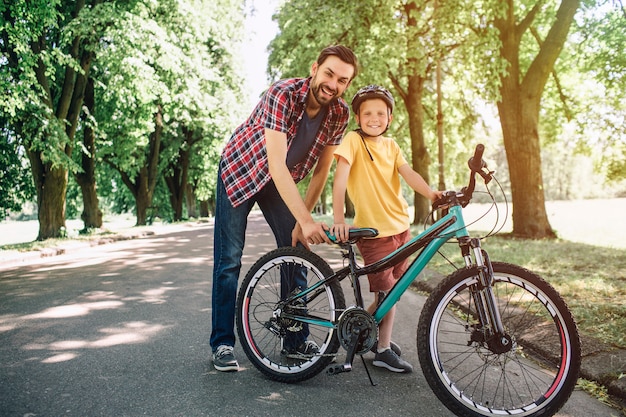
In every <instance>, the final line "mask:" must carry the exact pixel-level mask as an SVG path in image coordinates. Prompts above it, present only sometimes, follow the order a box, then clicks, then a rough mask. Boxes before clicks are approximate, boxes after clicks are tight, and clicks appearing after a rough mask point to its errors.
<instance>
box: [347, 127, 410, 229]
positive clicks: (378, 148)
mask: <svg viewBox="0 0 626 417" xmlns="http://www.w3.org/2000/svg"><path fill="white" fill-rule="evenodd" d="M364 140H365V143H366V144H367V149H369V151H370V153H371V154H372V157H373V158H374V160H373V161H372V160H371V159H370V156H369V154H368V153H367V150H366V148H365V145H364V144H363V141H364ZM338 156H342V157H344V158H345V159H346V160H347V161H348V163H349V164H350V166H351V167H350V175H349V176H348V184H347V188H348V195H349V196H350V199H351V200H352V202H353V203H354V211H355V217H354V225H355V226H357V227H374V228H376V229H378V232H379V235H378V236H379V237H386V236H393V235H397V234H398V233H402V232H404V231H405V230H407V229H408V228H409V213H408V208H409V205H408V204H407V202H406V200H405V199H404V197H403V196H402V187H401V184H400V174H399V173H398V169H399V168H400V167H401V166H402V165H404V164H406V163H407V161H406V159H404V156H402V152H401V151H400V147H399V146H398V144H397V143H396V142H395V141H394V140H393V139H390V138H386V137H381V138H380V140H379V141H378V142H374V141H372V140H367V139H361V136H359V134H358V133H356V132H348V134H346V136H345V137H344V138H343V141H342V142H341V145H339V147H337V149H336V150H335V157H338Z"/></svg>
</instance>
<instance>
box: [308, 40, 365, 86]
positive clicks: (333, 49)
mask: <svg viewBox="0 0 626 417" xmlns="http://www.w3.org/2000/svg"><path fill="white" fill-rule="evenodd" d="M329 56H336V57H338V58H339V59H341V60H342V61H343V62H345V63H346V64H350V65H352V66H353V67H354V74H353V75H352V78H350V80H353V79H354V78H355V77H356V75H357V74H358V72H359V61H358V59H357V58H356V55H354V52H352V49H350V48H348V47H347V46H343V45H332V46H328V47H326V48H324V49H323V50H322V52H320V55H319V56H318V57H317V64H318V65H322V64H323V63H324V61H326V58H328V57H329Z"/></svg>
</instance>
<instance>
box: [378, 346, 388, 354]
mask: <svg viewBox="0 0 626 417" xmlns="http://www.w3.org/2000/svg"><path fill="white" fill-rule="evenodd" d="M389 349H391V347H386V348H378V349H376V351H377V352H378V353H383V352H384V351H386V350H389Z"/></svg>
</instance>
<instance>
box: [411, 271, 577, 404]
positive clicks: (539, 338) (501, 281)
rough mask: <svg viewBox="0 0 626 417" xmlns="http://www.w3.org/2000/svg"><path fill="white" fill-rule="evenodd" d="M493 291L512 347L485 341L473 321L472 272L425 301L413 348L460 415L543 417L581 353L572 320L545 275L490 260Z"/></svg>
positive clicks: (567, 385)
mask: <svg viewBox="0 0 626 417" xmlns="http://www.w3.org/2000/svg"><path fill="white" fill-rule="evenodd" d="M493 268H494V279H495V282H494V284H493V290H494V294H495V296H496V299H497V303H498V309H499V311H500V314H501V316H502V322H503V324H504V326H505V332H506V334H507V335H508V336H509V337H510V342H511V343H512V344H511V346H512V348H511V349H508V350H507V351H505V352H501V353H497V352H494V350H493V349H489V348H488V347H487V343H486V341H485V340H484V339H481V336H480V334H481V332H480V329H479V326H478V322H477V320H476V317H477V315H476V305H475V303H474V301H473V299H472V296H471V291H472V289H473V288H475V284H476V283H477V280H476V277H475V276H472V272H471V271H467V270H461V271H457V272H456V273H454V274H452V275H451V276H449V277H448V278H446V279H445V280H444V281H443V282H442V283H441V284H440V285H439V286H438V287H437V289H436V290H435V291H434V292H433V293H432V294H431V296H430V297H429V299H428V301H427V303H426V304H425V306H424V310H423V313H422V316H421V317H420V324H419V327H418V351H419V355H420V363H421V365H422V369H423V371H424V375H425V376H426V379H427V381H428V383H429V385H430V386H431V388H432V389H433V391H434V392H435V394H436V395H437V396H438V397H439V399H440V400H441V401H442V402H443V403H444V404H445V405H446V406H447V407H448V408H449V409H450V410H452V411H453V412H455V414H457V415H460V416H493V415H513V416H539V415H542V416H545V415H553V414H554V413H556V412H557V411H558V410H559V409H560V408H561V407H562V406H563V404H565V402H566V401H567V400H568V398H569V397H570V395H571V393H572V391H573V389H574V387H575V385H576V381H577V378H578V371H579V369H580V361H581V353H580V340H579V336H578V332H577V329H576V325H575V323H574V319H573V318H572V316H571V313H570V312H569V310H568V308H567V306H566V304H565V302H564V301H563V300H562V298H561V297H560V296H559V295H558V293H557V292H556V291H555V290H554V289H553V288H552V287H551V286H550V285H549V284H548V283H547V282H545V281H544V280H543V279H541V278H540V277H539V276H537V275H535V274H533V273H532V272H530V271H528V270H526V269H523V268H521V267H517V266H514V265H510V264H504V263H496V262H494V263H493Z"/></svg>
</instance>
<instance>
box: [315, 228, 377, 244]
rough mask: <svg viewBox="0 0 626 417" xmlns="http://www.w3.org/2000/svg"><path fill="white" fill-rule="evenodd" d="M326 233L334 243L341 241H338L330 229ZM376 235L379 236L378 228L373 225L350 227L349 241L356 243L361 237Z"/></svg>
mask: <svg viewBox="0 0 626 417" xmlns="http://www.w3.org/2000/svg"><path fill="white" fill-rule="evenodd" d="M326 234H327V235H328V238H329V239H330V240H332V241H333V243H339V242H337V238H336V237H335V235H333V234H331V233H330V232H329V231H326ZM376 236H378V230H376V229H374V228H372V227H358V228H355V229H350V231H349V234H348V242H350V243H354V242H356V241H357V240H359V239H363V238H370V237H376Z"/></svg>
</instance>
